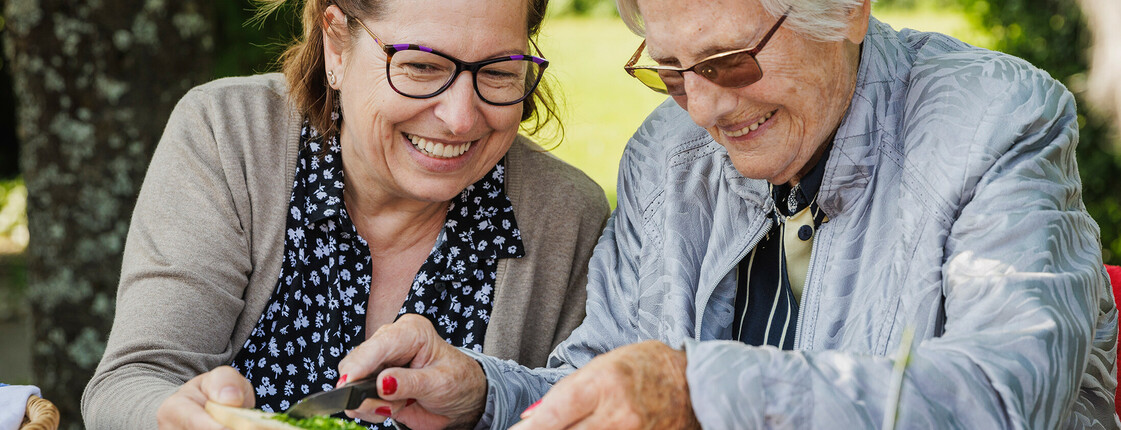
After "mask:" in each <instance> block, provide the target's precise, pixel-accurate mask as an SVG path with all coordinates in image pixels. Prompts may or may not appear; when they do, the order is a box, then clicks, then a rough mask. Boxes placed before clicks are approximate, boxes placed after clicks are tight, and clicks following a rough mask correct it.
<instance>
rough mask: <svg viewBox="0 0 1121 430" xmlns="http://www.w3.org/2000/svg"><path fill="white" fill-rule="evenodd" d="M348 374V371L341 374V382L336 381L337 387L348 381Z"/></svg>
mask: <svg viewBox="0 0 1121 430" xmlns="http://www.w3.org/2000/svg"><path fill="white" fill-rule="evenodd" d="M347 376H348V375H347V374H346V373H344V374H343V376H340V377H339V382H336V383H335V388H339V387H341V386H343V384H345V383H346V377H347Z"/></svg>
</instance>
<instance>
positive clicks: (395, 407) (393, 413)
mask: <svg viewBox="0 0 1121 430" xmlns="http://www.w3.org/2000/svg"><path fill="white" fill-rule="evenodd" d="M409 404H410V405H411V402H409ZM405 407H406V401H405V400H401V401H396V402H391V401H385V400H379V399H366V400H364V401H362V404H361V405H359V406H358V409H354V410H352V411H347V416H349V417H351V418H359V419H362V420H366V421H370V422H378V423H380V422H382V421H385V419H386V418H394V419H396V418H397V416H398V414H400V412H401V411H402V410H404V408H405ZM350 412H353V414H351V413H350Z"/></svg>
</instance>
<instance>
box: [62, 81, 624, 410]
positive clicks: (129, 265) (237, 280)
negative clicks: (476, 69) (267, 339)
mask: <svg viewBox="0 0 1121 430" xmlns="http://www.w3.org/2000/svg"><path fill="white" fill-rule="evenodd" d="M301 124H302V119H301V117H300V116H299V115H298V113H297V112H295V111H294V110H293V107H292V106H291V104H290V103H289V101H288V96H287V91H286V85H285V84H284V81H283V79H282V77H281V76H280V75H277V74H271V75H262V76H254V77H247V78H230V79H221V80H218V81H215V82H211V83H209V84H206V85H203V86H200V87H198V88H195V89H193V90H191V91H190V92H188V93H187V95H185V96H184V97H183V99H182V100H181V101H180V102H179V104H178V106H176V108H175V111H174V112H173V113H172V115H171V119H170V120H169V122H168V125H167V128H166V130H165V131H164V135H163V137H162V139H161V141H160V144H159V146H158V148H157V149H156V152H155V155H154V156H153V158H152V164H151V166H149V168H148V175H147V177H146V178H145V180H144V184H143V186H142V188H141V191H140V196H139V199H138V201H137V203H136V209H135V212H134V213H133V218H132V224H131V226H130V228H129V233H128V241H127V244H126V246H125V251H124V265H123V268H122V270H121V283H120V288H119V291H118V293H117V308H116V318H115V319H114V321H113V329H112V332H111V333H110V336H109V340H108V345H107V347H106V351H105V355H104V357H103V358H102V360H101V363H100V365H99V366H98V368H97V372H96V373H95V374H94V376H93V379H92V380H91V381H90V383H89V385H88V386H87V387H86V390H85V393H84V395H83V398H82V415H83V417H84V418H85V423H86V426H87V427H89V428H91V429H133V428H135V429H139V428H144V429H150V428H155V427H156V420H155V417H156V409H157V408H158V406H159V404H160V403H161V402H162V401H163V400H164V399H165V398H167V396H169V395H171V394H172V393H173V392H174V391H175V390H176V389H177V388H178V387H179V386H180V385H182V384H183V383H184V382H185V381H187V380H188V379H190V378H193V377H194V376H196V375H198V374H201V373H203V372H206V371H208V370H210V369H213V368H214V367H217V366H219V365H223V364H228V363H230V361H231V360H232V359H233V357H234V356H235V355H236V354H237V352H238V350H239V349H240V348H241V346H242V345H243V344H244V343H245V340H246V339H247V338H248V336H249V332H250V331H251V330H252V329H253V328H254V327H255V325H256V324H257V320H258V319H259V317H260V315H261V313H262V312H263V310H264V307H265V304H266V303H267V302H268V300H269V297H270V295H271V294H272V292H273V290H274V288H275V287H276V283H277V277H278V276H279V274H280V265H281V260H282V258H281V257H282V255H281V254H282V250H283V249H284V231H285V213H286V211H287V209H288V200H289V197H290V194H291V192H292V181H293V176H294V174H295V163H296V158H297V153H298V145H299V133H300V126H301ZM506 160H507V161H506V163H507V164H506V165H507V177H506V178H507V179H506V192H507V194H508V195H509V198H510V200H511V202H512V203H513V206H514V211H515V216H516V217H517V222H518V227H519V228H520V230H521V234H522V240H523V242H524V244H525V246H526V255H525V256H524V257H522V258H518V259H503V260H500V262H499V263H498V269H497V279H498V281H497V283H496V285H495V291H494V308H493V309H492V314H491V320H490V324H489V326H488V327H487V333H486V339H485V343H484V346H483V350H484V352H485V353H487V354H489V355H493V356H496V357H500V358H504V359H513V360H517V361H518V362H521V363H523V364H526V365H529V366H543V365H544V364H545V360H546V357H547V356H548V354H549V351H550V350H551V349H552V348H553V346H555V345H556V344H557V343H559V342H560V341H561V340H562V339H564V338H566V337H567V336H568V333H569V332H570V331H572V329H573V328H575V327H576V326H577V325H578V324H579V323H580V321H581V320H582V319H583V317H584V283H585V279H586V274H587V262H588V258H589V257H590V256H591V253H592V248H593V247H594V246H595V243H596V240H597V239H598V237H599V234H600V232H601V231H602V230H603V227H604V224H605V222H606V219H607V216H608V212H609V207H608V204H607V200H606V198H605V197H604V194H603V190H602V189H601V188H600V187H599V186H598V185H596V184H595V183H594V182H592V180H591V179H589V178H588V177H587V176H586V175H584V174H583V173H582V172H580V171H579V170H577V169H575V168H573V167H572V166H569V165H567V164H565V163H564V162H562V161H560V160H558V159H557V158H556V157H553V156H552V155H550V154H547V153H544V152H542V150H541V149H540V148H539V147H537V146H536V145H534V144H533V143H532V142H530V141H529V140H528V139H525V138H521V137H519V138H518V140H517V141H516V142H515V143H514V145H513V146H512V147H511V148H510V150H509V153H508V154H507V159H506Z"/></svg>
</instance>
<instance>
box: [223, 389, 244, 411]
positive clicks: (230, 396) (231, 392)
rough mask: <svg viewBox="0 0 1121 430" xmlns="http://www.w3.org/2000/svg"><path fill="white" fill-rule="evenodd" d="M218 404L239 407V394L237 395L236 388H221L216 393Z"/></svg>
mask: <svg viewBox="0 0 1121 430" xmlns="http://www.w3.org/2000/svg"><path fill="white" fill-rule="evenodd" d="M218 403H221V404H224V405H235V406H241V394H240V393H238V391H237V388H234V387H226V388H223V389H222V391H219V392H218Z"/></svg>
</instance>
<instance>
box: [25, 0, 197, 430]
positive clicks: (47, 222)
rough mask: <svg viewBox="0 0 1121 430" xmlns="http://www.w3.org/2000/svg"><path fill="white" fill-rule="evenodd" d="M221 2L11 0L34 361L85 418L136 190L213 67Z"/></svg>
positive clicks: (50, 392)
mask: <svg viewBox="0 0 1121 430" xmlns="http://www.w3.org/2000/svg"><path fill="white" fill-rule="evenodd" d="M213 7H214V6H213V4H212V2H211V1H210V0H175V1H169V0H146V1H145V0H91V1H84V2H72V1H66V0H7V7H6V9H5V16H6V18H7V21H6V22H7V29H6V33H7V34H8V39H7V40H6V42H7V49H6V52H5V54H6V55H7V57H8V59H9V61H10V65H11V66H12V83H13V87H14V89H15V94H16V97H17V100H18V101H19V103H20V105H19V111H18V115H19V118H18V124H19V136H20V141H21V142H22V151H21V156H20V158H21V168H22V171H23V175H24V179H25V181H26V183H27V191H28V203H27V209H28V214H29V216H28V223H29V224H28V228H29V232H30V243H29V246H28V249H27V270H28V301H29V303H30V308H31V314H32V319H33V321H34V323H33V325H34V329H33V330H34V339H36V344H35V346H34V347H33V351H32V357H33V373H34V378H35V384H36V385H38V386H39V387H40V388H41V389H42V391H43V396H44V397H45V398H47V399H49V400H51V401H53V402H54V403H55V404H56V405H58V407H59V410H60V412H61V414H62V421H63V425H62V428H81V427H82V425H81V423H82V420H81V412H80V408H79V400H80V397H81V393H82V390H83V389H84V388H85V385H86V383H87V382H88V381H89V378H90V376H91V374H92V372H93V370H94V368H95V367H96V366H97V363H98V361H99V360H100V358H101V355H102V353H103V351H104V349H105V338H106V335H107V334H108V332H109V327H110V324H111V322H112V318H113V310H114V298H115V293H116V289H117V282H118V279H119V277H120V267H121V251H122V248H123V246H124V239H125V234H126V232H127V231H128V224H129V218H130V216H131V213H132V207H133V205H134V203H135V199H136V194H137V191H138V189H139V187H140V183H141V180H142V179H143V176H144V172H145V170H146V168H147V166H148V160H149V157H150V156H151V154H152V151H153V150H154V149H155V145H156V142H157V141H158V140H159V137H160V134H161V133H162V131H163V127H164V124H165V123H166V122H167V118H168V115H169V114H170V112H171V109H172V107H174V105H175V102H176V101H177V100H178V99H179V98H180V97H181V96H182V95H183V94H184V93H185V92H186V91H187V90H188V89H189V88H190V87H192V86H194V85H197V84H199V83H201V82H203V81H204V80H205V79H207V78H208V77H209V76H210V75H211V72H212V70H211V69H212V58H213V56H212V53H213V51H214V46H213V45H214V38H213V34H214V19H213V18H214V13H213Z"/></svg>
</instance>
